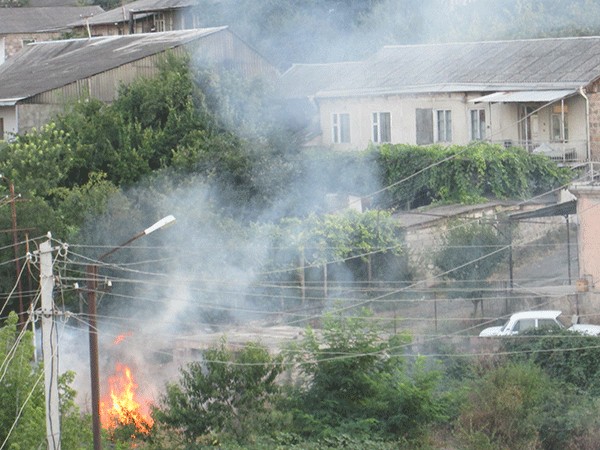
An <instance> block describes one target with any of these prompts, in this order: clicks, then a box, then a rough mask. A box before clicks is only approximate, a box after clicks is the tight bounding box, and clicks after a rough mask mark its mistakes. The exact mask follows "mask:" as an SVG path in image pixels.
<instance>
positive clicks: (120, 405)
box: [100, 363, 154, 434]
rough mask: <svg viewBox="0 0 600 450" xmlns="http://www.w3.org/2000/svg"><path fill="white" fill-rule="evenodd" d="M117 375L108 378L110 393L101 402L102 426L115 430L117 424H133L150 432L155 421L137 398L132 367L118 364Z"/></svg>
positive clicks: (144, 431) (138, 428)
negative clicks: (144, 410)
mask: <svg viewBox="0 0 600 450" xmlns="http://www.w3.org/2000/svg"><path fill="white" fill-rule="evenodd" d="M116 371H117V375H115V376H114V377H110V378H109V379H108V384H109V387H110V394H108V395H107V396H106V397H104V398H103V399H102V401H101V402H100V418H101V422H102V427H103V428H105V429H107V430H109V431H114V429H115V428H116V427H117V425H127V424H133V425H135V428H136V429H137V430H138V431H140V432H142V433H146V434H148V433H149V432H150V429H151V428H152V425H153V424H154V421H153V420H152V417H150V415H149V414H147V411H146V413H144V412H142V409H146V410H147V408H143V407H142V405H140V404H139V403H138V401H137V400H136V397H137V396H136V393H135V391H136V389H137V388H138V385H137V384H135V382H134V380H133V376H132V375H131V369H129V367H127V366H122V365H121V364H120V363H119V364H118V365H117V369H116Z"/></svg>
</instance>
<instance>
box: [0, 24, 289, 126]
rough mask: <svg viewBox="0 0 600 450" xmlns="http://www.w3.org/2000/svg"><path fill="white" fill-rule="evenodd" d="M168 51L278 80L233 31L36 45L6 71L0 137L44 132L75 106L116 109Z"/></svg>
mask: <svg viewBox="0 0 600 450" xmlns="http://www.w3.org/2000/svg"><path fill="white" fill-rule="evenodd" d="M167 51H172V52H173V53H174V54H176V55H183V54H189V55H191V56H192V58H193V60H195V61H200V62H203V63H206V64H208V65H210V66H213V67H215V69H221V68H224V69H228V70H233V71H236V72H237V73H238V74H239V75H240V76H241V77H244V78H247V79H253V78H255V77H264V78H267V79H270V80H272V81H274V80H275V78H276V77H277V76H278V73H277V70H276V69H275V68H274V67H273V66H272V65H271V64H270V63H269V62H268V61H267V60H266V59H265V58H264V57H262V56H261V55H260V54H258V53H257V52H256V51H254V50H253V49H252V48H251V47H249V46H248V45H246V44H245V43H244V41H242V40H241V39H240V38H238V37H237V36H236V35H235V34H233V33H232V32H231V31H230V30H229V28H228V27H217V28H204V29H197V30H183V31H172V32H165V33H148V34H134V35H126V36H108V37H99V38H91V39H71V40H61V41H51V42H41V43H34V44H32V45H29V46H28V47H27V48H25V49H23V50H22V51H21V52H19V53H17V54H16V55H14V56H13V57H12V58H10V59H9V60H7V61H6V62H5V63H4V64H3V65H1V66H0V127H1V128H0V131H2V135H3V136H6V135H10V134H17V133H23V132H27V131H29V130H31V129H32V128H33V127H36V128H39V127H40V126H42V125H44V124H46V123H48V122H49V121H50V120H51V117H52V115H54V114H56V113H58V112H61V111H62V110H63V109H64V107H65V105H66V104H67V103H68V102H70V101H73V100H77V99H82V98H87V97H91V98H95V99H99V100H102V101H104V102H107V103H110V102H112V101H113V100H114V99H116V97H117V95H118V89H119V86H121V85H122V84H127V83H129V82H131V81H132V80H134V79H137V78H139V77H143V76H152V75H154V74H156V73H157V71H158V69H157V67H156V62H157V61H158V60H159V59H160V58H161V57H162V55H163V54H164V53H165V52H167Z"/></svg>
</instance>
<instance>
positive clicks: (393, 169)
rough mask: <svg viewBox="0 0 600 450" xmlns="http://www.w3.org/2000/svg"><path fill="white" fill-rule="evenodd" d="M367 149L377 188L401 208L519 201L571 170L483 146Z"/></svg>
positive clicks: (540, 158)
mask: <svg viewBox="0 0 600 450" xmlns="http://www.w3.org/2000/svg"><path fill="white" fill-rule="evenodd" d="M369 151H370V152H371V153H372V154H373V158H375V159H376V161H377V163H378V165H379V166H380V168H381V169H382V177H383V180H382V182H383V184H384V185H386V186H391V189H390V194H391V196H392V199H393V201H394V203H395V204H399V205H401V206H404V205H405V204H411V205H412V206H418V205H423V204H428V203H430V202H432V201H437V202H443V203H465V204H469V203H477V202H481V201H485V198H486V197H496V198H512V199H525V198H529V197H531V196H533V195H538V194H541V193H543V192H546V191H548V190H550V189H554V188H557V187H560V186H564V185H566V184H567V183H568V182H569V180H570V178H571V177H572V176H573V172H572V171H571V169H569V168H566V167H557V165H556V164H555V163H554V162H552V161H550V160H549V159H548V158H546V157H544V156H542V155H534V154H531V153H528V152H527V151H525V150H524V149H522V148H515V147H513V148H508V149H505V148H503V147H500V146H499V145H490V144H486V143H478V144H475V145H468V146H465V147H461V146H449V147H443V146H439V145H431V146H428V147H421V146H410V145H405V144H398V145H382V146H380V147H371V148H370V150H369ZM425 169H427V170H425ZM400 182H401V183H400Z"/></svg>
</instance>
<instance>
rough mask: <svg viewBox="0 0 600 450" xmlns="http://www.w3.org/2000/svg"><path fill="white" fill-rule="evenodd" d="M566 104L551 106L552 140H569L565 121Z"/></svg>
mask: <svg viewBox="0 0 600 450" xmlns="http://www.w3.org/2000/svg"><path fill="white" fill-rule="evenodd" d="M567 112H568V109H567V105H563V106H561V105H555V106H554V107H553V108H552V115H551V124H552V127H551V128H550V132H551V133H552V134H551V136H550V139H551V140H552V141H553V142H565V141H567V140H569V126H568V121H567Z"/></svg>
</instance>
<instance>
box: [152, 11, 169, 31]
mask: <svg viewBox="0 0 600 450" xmlns="http://www.w3.org/2000/svg"><path fill="white" fill-rule="evenodd" d="M154 28H155V30H154V31H157V32H161V31H167V28H166V19H165V15H164V14H163V13H157V14H156V15H155V16H154Z"/></svg>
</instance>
